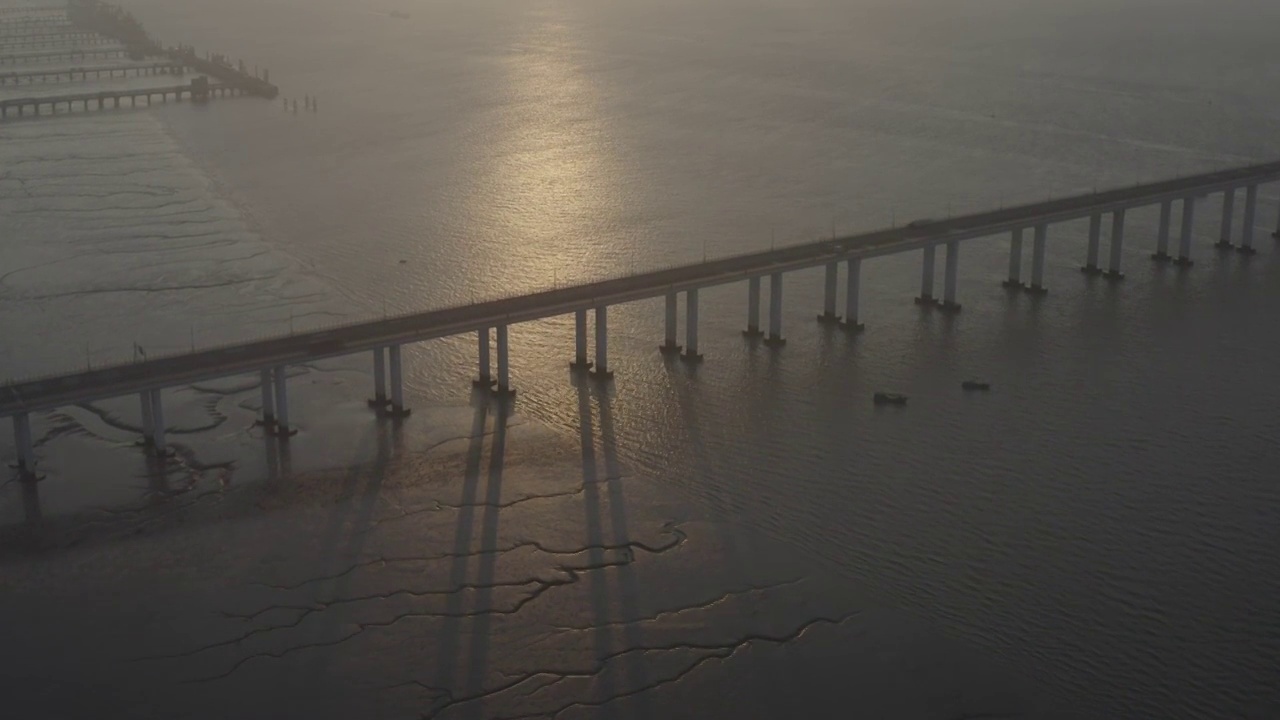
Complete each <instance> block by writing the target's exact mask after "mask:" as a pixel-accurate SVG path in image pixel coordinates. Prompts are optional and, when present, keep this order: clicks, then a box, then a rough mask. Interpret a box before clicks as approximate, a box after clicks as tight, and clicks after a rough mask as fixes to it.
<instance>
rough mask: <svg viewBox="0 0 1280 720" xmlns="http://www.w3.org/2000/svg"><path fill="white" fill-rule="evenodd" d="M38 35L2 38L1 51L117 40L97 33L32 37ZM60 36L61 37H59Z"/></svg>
mask: <svg viewBox="0 0 1280 720" xmlns="http://www.w3.org/2000/svg"><path fill="white" fill-rule="evenodd" d="M33 37H37V36H22V37H21V39H17V40H10V39H6V38H0V52H11V51H14V50H48V49H51V48H63V47H66V46H67V45H71V46H74V47H77V48H79V47H90V46H94V45H115V44H116V41H115V40H114V39H112V38H108V37H102V36H101V35H99V34H97V33H91V32H90V33H50V34H46V35H43V36H38V37H43V38H44V39H40V40H36V39H31V38H33ZM59 38H60V39H59Z"/></svg>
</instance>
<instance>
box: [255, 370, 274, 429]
mask: <svg viewBox="0 0 1280 720" xmlns="http://www.w3.org/2000/svg"><path fill="white" fill-rule="evenodd" d="M258 390H259V392H260V397H261V398H262V411H261V413H260V415H261V416H260V417H259V418H258V424H259V425H261V426H262V427H264V428H266V429H267V431H268V432H270V431H271V429H272V428H273V427H275V424H276V403H275V397H274V395H272V390H271V370H269V369H268V370H259V371H258Z"/></svg>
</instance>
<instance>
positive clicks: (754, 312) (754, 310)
mask: <svg viewBox="0 0 1280 720" xmlns="http://www.w3.org/2000/svg"><path fill="white" fill-rule="evenodd" d="M742 334H743V335H746V336H747V337H760V336H761V335H763V334H764V333H762V332H760V278H758V277H753V278H750V279H749V280H747V329H746V330H743V331H742Z"/></svg>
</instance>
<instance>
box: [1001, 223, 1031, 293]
mask: <svg viewBox="0 0 1280 720" xmlns="http://www.w3.org/2000/svg"><path fill="white" fill-rule="evenodd" d="M1001 284H1002V285H1004V286H1005V287H1007V288H1010V289H1013V290H1020V289H1022V288H1023V287H1025V285H1023V284H1022V228H1018V229H1017V230H1014V231H1013V236H1012V237H1011V238H1010V239H1009V279H1008V280H1005V281H1004V282H1003V283H1001Z"/></svg>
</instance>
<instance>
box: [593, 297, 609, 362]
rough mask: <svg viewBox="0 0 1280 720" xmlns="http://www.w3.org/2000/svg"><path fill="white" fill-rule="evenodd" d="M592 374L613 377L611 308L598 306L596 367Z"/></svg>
mask: <svg viewBox="0 0 1280 720" xmlns="http://www.w3.org/2000/svg"><path fill="white" fill-rule="evenodd" d="M591 374H592V375H594V376H595V377H597V378H599V379H600V380H608V379H609V378H611V377H613V372H612V371H610V370H609V308H608V307H607V306H604V305H601V306H600V307H598V308H596V367H595V369H594V370H592V371H591Z"/></svg>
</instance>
